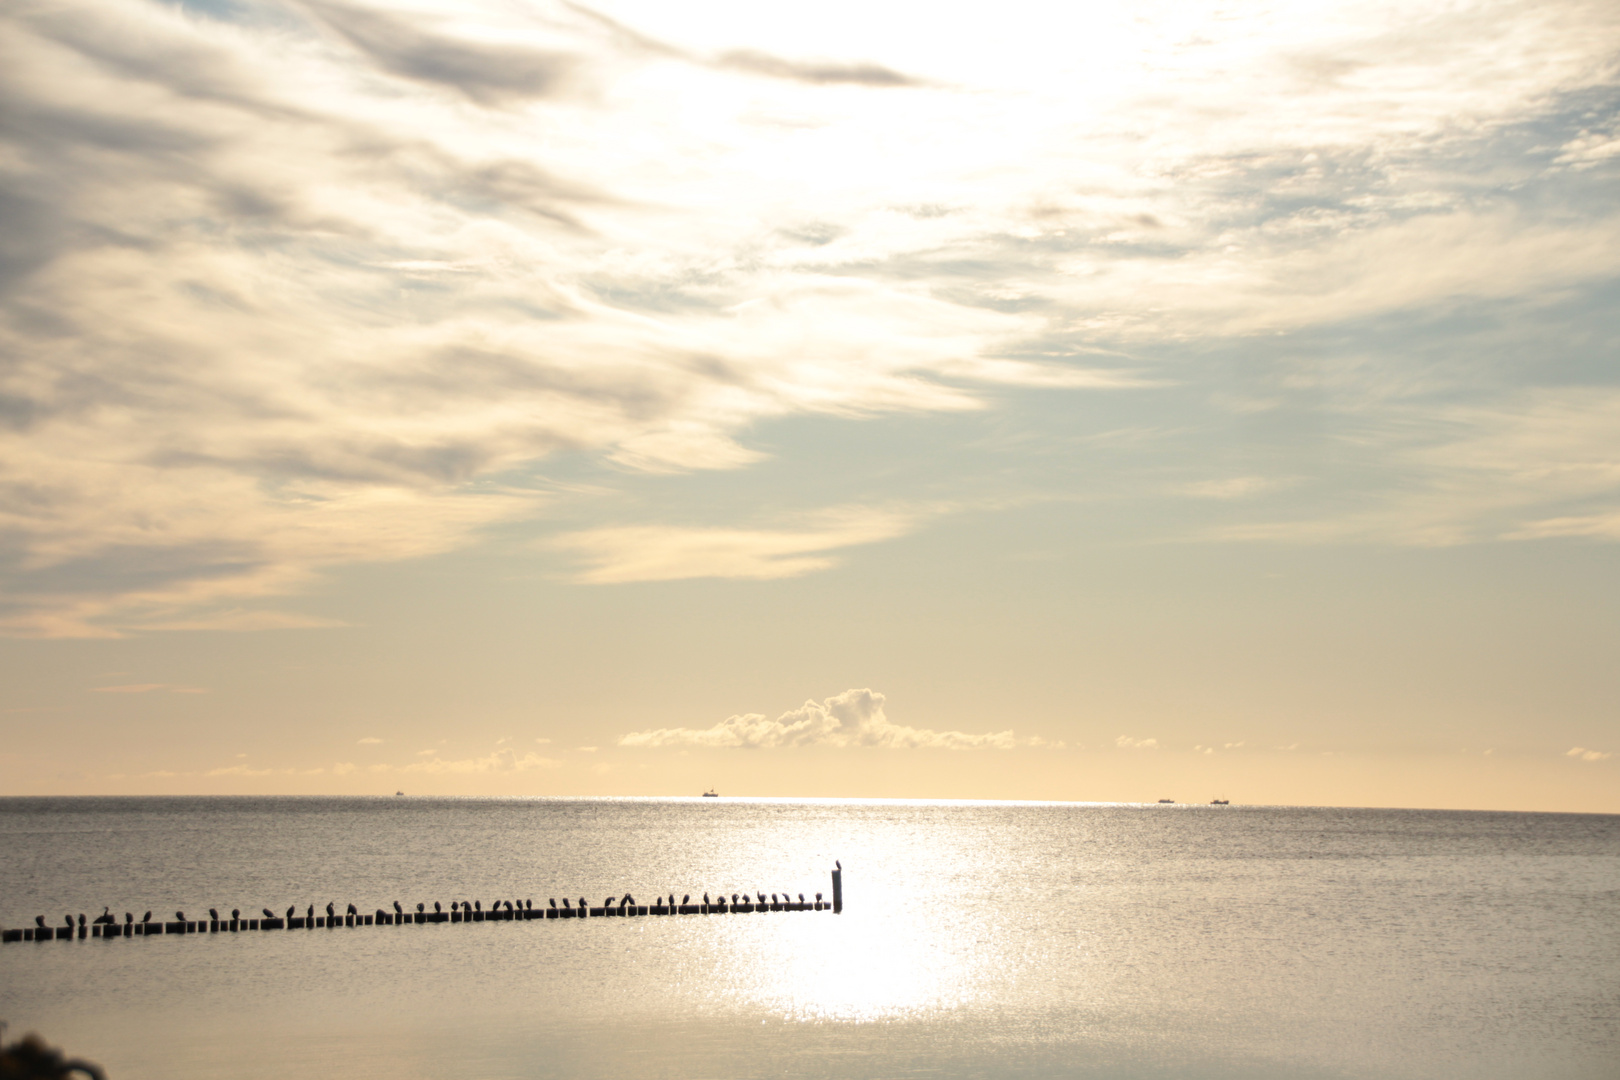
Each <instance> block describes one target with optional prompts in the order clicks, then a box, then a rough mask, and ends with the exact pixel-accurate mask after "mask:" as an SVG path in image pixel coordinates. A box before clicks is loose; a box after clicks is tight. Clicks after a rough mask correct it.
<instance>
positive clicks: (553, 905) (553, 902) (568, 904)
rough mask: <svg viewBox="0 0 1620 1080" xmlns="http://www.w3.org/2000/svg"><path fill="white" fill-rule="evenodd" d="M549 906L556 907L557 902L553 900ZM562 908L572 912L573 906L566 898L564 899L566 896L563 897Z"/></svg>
mask: <svg viewBox="0 0 1620 1080" xmlns="http://www.w3.org/2000/svg"><path fill="white" fill-rule="evenodd" d="M551 906H552V907H556V906H557V901H555V900H553V901H552V902H551ZM563 907H565V908H568V909H569V910H573V905H572V904H570V903H569V902H568V897H566V896H565V897H563Z"/></svg>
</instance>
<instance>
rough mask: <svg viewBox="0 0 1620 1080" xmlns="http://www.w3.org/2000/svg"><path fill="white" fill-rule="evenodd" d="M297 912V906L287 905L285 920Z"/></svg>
mask: <svg viewBox="0 0 1620 1080" xmlns="http://www.w3.org/2000/svg"><path fill="white" fill-rule="evenodd" d="M297 910H298V905H297V904H288V905H287V918H289V919H290V918H292V917H293V912H295V911H297Z"/></svg>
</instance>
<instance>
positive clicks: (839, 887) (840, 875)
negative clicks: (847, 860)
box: [832, 865, 844, 915]
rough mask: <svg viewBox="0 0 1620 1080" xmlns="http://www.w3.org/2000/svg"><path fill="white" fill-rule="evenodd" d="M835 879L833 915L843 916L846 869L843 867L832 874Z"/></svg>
mask: <svg viewBox="0 0 1620 1080" xmlns="http://www.w3.org/2000/svg"><path fill="white" fill-rule="evenodd" d="M832 877H833V914H834V915H841V914H843V911H844V868H843V866H842V865H840V866H839V867H838V869H836V870H834V871H833V872H832Z"/></svg>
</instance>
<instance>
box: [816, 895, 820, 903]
mask: <svg viewBox="0 0 1620 1080" xmlns="http://www.w3.org/2000/svg"><path fill="white" fill-rule="evenodd" d="M816 903H818V904H819V903H821V894H820V893H816Z"/></svg>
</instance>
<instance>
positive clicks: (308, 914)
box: [304, 904, 315, 919]
mask: <svg viewBox="0 0 1620 1080" xmlns="http://www.w3.org/2000/svg"><path fill="white" fill-rule="evenodd" d="M314 917H315V905H314V904H311V905H309V907H307V908H305V909H304V918H306V919H313V918H314Z"/></svg>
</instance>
